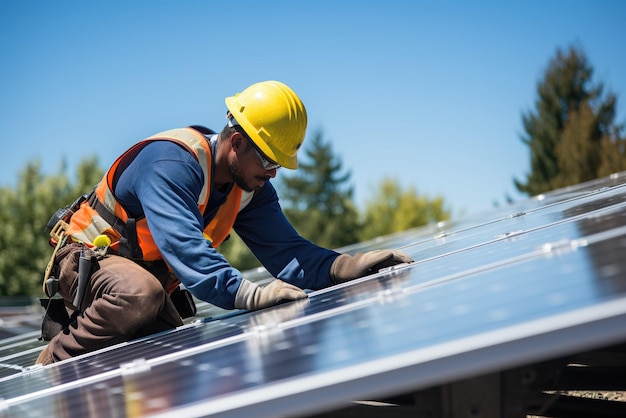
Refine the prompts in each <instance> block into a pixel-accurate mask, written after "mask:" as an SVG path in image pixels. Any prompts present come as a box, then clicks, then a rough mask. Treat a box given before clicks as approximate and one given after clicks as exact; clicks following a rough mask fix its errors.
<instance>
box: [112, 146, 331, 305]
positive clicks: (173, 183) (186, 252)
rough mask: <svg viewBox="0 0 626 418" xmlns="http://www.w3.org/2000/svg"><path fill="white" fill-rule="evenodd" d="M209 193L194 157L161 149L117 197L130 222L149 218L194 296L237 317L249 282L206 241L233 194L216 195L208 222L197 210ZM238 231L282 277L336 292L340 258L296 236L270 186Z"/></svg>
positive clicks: (240, 218) (126, 177)
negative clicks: (238, 299) (333, 277)
mask: <svg viewBox="0 0 626 418" xmlns="http://www.w3.org/2000/svg"><path fill="white" fill-rule="evenodd" d="M213 156H214V157H213V158H214V162H215V153H213ZM214 165H215V164H213V166H214ZM212 177H213V176H212ZM202 187H203V173H202V168H201V167H200V164H199V163H198V161H197V160H196V159H195V158H194V156H193V155H192V154H191V153H189V151H187V150H185V149H184V148H183V147H181V146H180V145H177V144H175V143H173V142H170V141H155V142H152V143H150V144H148V145H147V146H146V147H144V148H143V149H142V150H141V151H140V152H139V154H138V155H137V156H136V157H135V158H134V160H133V161H132V162H131V163H130V164H129V165H128V167H126V168H125V169H124V171H123V173H122V174H121V175H120V177H119V179H118V181H117V183H116V185H115V190H114V194H115V195H116V197H117V199H118V201H119V202H120V203H121V204H122V206H123V207H124V208H125V209H126V211H127V212H128V213H129V215H130V216H132V217H135V218H138V217H141V216H145V218H146V221H147V223H148V227H149V228H150V231H151V233H152V236H153V238H154V241H155V243H156V245H157V247H158V248H159V250H160V252H161V254H162V255H163V258H164V259H165V261H166V262H167V263H168V264H169V266H170V267H171V269H172V271H173V272H174V273H175V274H176V276H177V277H178V278H179V279H180V281H181V282H182V283H183V285H185V287H186V288H187V289H189V290H190V291H191V292H192V293H193V294H194V295H195V296H196V297H197V298H199V299H201V300H204V301H207V302H209V303H212V304H215V305H217V306H220V307H222V308H225V309H233V308H234V300H235V294H236V293H237V290H238V289H239V285H240V284H241V281H242V280H243V277H242V274H241V272H240V271H239V270H237V269H236V268H234V267H232V266H231V265H230V264H229V263H228V261H227V260H226V259H225V258H224V257H223V256H222V255H221V254H220V253H219V252H217V250H215V249H214V248H213V247H212V246H211V245H210V243H209V242H208V241H207V240H206V239H205V238H204V236H203V235H202V232H203V230H204V227H205V226H206V225H207V224H208V222H209V221H210V220H211V218H212V217H213V215H214V214H215V212H216V210H217V208H218V207H219V206H220V205H221V204H223V203H224V201H225V199H226V194H225V193H223V192H220V191H219V190H216V188H214V187H211V196H210V198H209V203H208V206H207V208H206V210H205V216H204V217H203V216H202V214H201V213H200V211H199V209H198V203H197V202H198V196H199V195H200V192H201V190H202ZM227 190H230V188H227ZM233 228H234V229H235V231H236V232H237V234H238V235H239V236H240V237H241V238H242V239H243V241H244V242H245V243H246V245H248V247H249V248H250V250H251V251H252V252H253V253H254V255H255V256H256V257H257V258H258V259H259V261H260V262H261V263H262V264H263V266H265V268H266V269H267V270H268V271H269V272H270V273H271V274H272V275H273V276H274V277H277V278H279V279H281V280H284V281H286V282H288V283H292V284H294V285H296V286H298V287H300V288H302V289H321V288H323V287H326V286H329V285H330V284H331V282H330V277H329V272H330V265H331V264H332V262H333V261H334V260H335V258H336V257H337V256H338V255H339V254H338V253H336V252H335V251H332V250H329V249H325V248H322V247H319V246H317V245H315V244H313V243H312V242H310V241H308V240H306V239H304V238H303V237H301V236H300V235H299V234H298V233H297V232H296V231H295V229H294V228H293V227H292V226H291V225H290V224H289V222H288V221H287V219H286V218H285V216H284V214H283V212H282V210H281V207H280V204H279V202H278V196H277V194H276V190H275V189H274V187H273V186H272V185H271V184H270V183H269V182H267V183H266V184H265V185H264V186H263V187H262V188H261V189H259V190H257V191H256V192H255V194H254V196H253V198H252V200H251V201H250V203H249V204H248V205H247V206H246V207H245V208H244V209H243V210H241V211H240V212H239V214H238V215H237V218H236V220H235V224H234V226H233Z"/></svg>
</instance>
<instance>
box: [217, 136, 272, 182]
mask: <svg viewBox="0 0 626 418" xmlns="http://www.w3.org/2000/svg"><path fill="white" fill-rule="evenodd" d="M239 135H241V141H240V142H239V143H238V146H237V148H236V155H237V158H235V159H231V160H230V161H229V162H228V172H229V173H230V177H231V179H232V180H233V182H234V183H235V184H236V185H237V186H239V187H240V188H241V189H242V190H244V191H246V192H252V191H255V190H258V189H260V188H261V187H263V186H264V185H265V183H267V182H268V181H269V180H270V179H272V178H274V177H276V168H272V169H271V170H266V169H265V168H263V162H262V160H261V158H259V156H258V154H257V152H255V149H254V146H253V145H252V143H251V140H249V139H247V138H245V137H244V136H243V135H242V134H239ZM233 148H234V147H233Z"/></svg>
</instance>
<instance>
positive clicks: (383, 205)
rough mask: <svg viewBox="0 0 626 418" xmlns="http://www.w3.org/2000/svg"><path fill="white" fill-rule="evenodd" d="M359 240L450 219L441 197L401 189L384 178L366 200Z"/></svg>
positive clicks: (393, 181) (395, 181)
mask: <svg viewBox="0 0 626 418" xmlns="http://www.w3.org/2000/svg"><path fill="white" fill-rule="evenodd" d="M364 218H365V221H364V225H363V228H362V229H361V235H360V238H361V240H368V239H372V238H375V237H378V236H381V235H387V234H391V233H394V232H400V231H404V230H407V229H409V228H414V227H418V226H423V225H427V224H429V223H432V222H439V221H444V220H446V219H449V218H450V212H449V211H448V210H447V209H446V208H445V203H444V200H443V197H441V196H437V197H435V198H434V199H429V198H428V197H426V196H420V195H419V194H418V193H417V191H416V189H415V188H413V187H410V188H408V189H403V188H402V187H401V186H400V184H399V182H398V181H397V180H393V179H388V178H385V179H383V180H382V181H381V182H380V185H379V188H378V192H377V193H376V194H375V195H374V196H373V197H372V198H371V199H369V200H368V201H367V202H366V205H365V214H364Z"/></svg>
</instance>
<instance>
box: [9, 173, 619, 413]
mask: <svg viewBox="0 0 626 418" xmlns="http://www.w3.org/2000/svg"><path fill="white" fill-rule="evenodd" d="M624 178H625V177H624V175H623V174H619V175H615V176H611V177H608V178H605V179H601V180H598V181H594V182H590V183H586V184H583V185H579V186H576V187H572V188H568V189H564V190H560V191H556V192H553V193H548V194H546V195H545V196H541V197H538V198H534V199H529V200H526V201H524V202H520V203H519V204H516V205H514V206H511V207H507V208H502V209H497V210H494V211H492V212H491V214H486V215H480V216H476V217H473V218H471V219H469V220H467V219H466V220H462V221H459V222H448V223H440V224H438V225H433V226H430V227H428V228H422V229H420V230H413V231H406V232H404V233H400V234H394V235H392V236H389V237H384V238H383V239H379V240H375V241H372V242H368V243H362V244H361V245H359V246H351V247H346V248H345V249H344V250H345V252H356V251H363V250H366V249H375V248H384V247H388V248H402V249H403V250H404V251H406V252H407V253H408V254H410V255H411V256H412V257H413V258H414V259H416V260H417V261H416V262H415V263H413V264H411V265H408V266H403V267H401V268H399V269H395V270H393V271H389V272H385V273H380V274H376V275H373V276H370V277H367V278H363V279H359V280H355V281H354V282H349V283H346V284H343V285H339V286H334V287H332V288H328V289H324V290H321V291H317V292H312V293H311V294H310V298H309V300H306V301H298V302H294V303H290V304H286V305H283V306H278V307H274V308H270V309H267V310H264V311H260V312H252V313H243V312H236V313H233V314H230V315H226V316H223V317H220V318H219V319H211V318H205V319H203V320H199V321H196V322H194V323H191V324H189V325H186V326H184V327H181V328H180V329H177V330H174V331H171V332H166V333H162V334H158V335H155V336H151V337H148V338H145V339H142V340H138V341H134V342H130V343H126V344H122V345H118V346H115V347H111V348H109V349H105V350H101V351H100V352H96V353H91V354H88V355H85V356H81V357H78V358H75V359H71V360H69V361H66V362H62V363H59V364H55V365H52V366H48V367H34V368H32V369H27V370H26V371H24V372H22V373H19V374H17V375H14V376H9V377H6V378H3V379H0V397H1V398H3V399H4V400H3V402H2V403H3V411H5V412H8V413H10V414H11V415H12V416H13V415H15V416H29V417H37V416H41V417H43V416H62V414H63V413H64V412H66V411H62V410H61V409H58V408H57V406H58V405H61V404H63V405H64V406H65V407H67V406H68V405H69V407H70V408H71V409H70V410H71V411H73V412H76V411H79V412H80V413H82V414H85V415H81V416H95V415H93V411H94V410H97V409H98V408H104V407H105V406H106V408H108V410H109V411H111V413H112V415H111V416H133V415H132V413H135V412H136V413H140V414H144V413H146V414H150V415H151V416H173V415H174V414H176V415H177V417H182V416H210V415H213V414H219V416H242V415H246V414H248V415H254V416H276V415H280V414H283V415H285V416H288V415H295V414H301V413H312V412H315V411H321V410H323V409H327V408H328V407H331V406H340V405H343V404H344V403H345V402H346V401H348V400H351V399H356V398H362V397H366V396H369V395H377V396H382V395H392V394H395V393H397V392H398V391H402V390H406V389H407V388H412V389H415V388H425V387H428V386H431V385H436V384H442V383H446V382H450V381H453V380H456V379H462V378H466V377H469V376H473V375H476V374H480V373H487V372H491V371H494V370H499V369H502V368H505V367H513V366H516V365H522V364H526V363H528V362H533V361H539V360H543V359H547V358H550V357H552V356H560V355H565V354H571V353H574V352H577V351H580V350H587V349H592V348H597V347H601V346H603V345H608V344H613V343H616V342H623V341H626V330H625V329H624V328H625V327H623V324H624V323H625V322H624V319H626V281H625V280H624V277H626V262H625V261H622V257H621V254H622V253H623V248H624V247H625V246H626V227H625V226H624V225H626V222H624V220H625V219H626V186H624V185H623V182H624ZM257 273H258V274H259V275H260V276H263V275H264V274H266V273H264V272H263V271H262V270H258V271H257ZM526 275H528V276H526ZM557 279H558V280H557ZM481 290H482V291H484V292H485V293H487V295H488V298H487V299H486V301H485V302H481V303H480V304H477V305H472V304H471V303H467V301H465V299H466V298H467V297H468V296H473V297H474V299H476V298H477V295H480V293H479V291H481ZM506 297H508V298H509V299H507V300H506V301H507V302H508V303H504V302H505V300H504V298H506ZM409 302H411V303H409ZM522 302H524V303H527V305H525V304H524V303H522ZM531 302H532V303H534V304H535V305H533V306H531V305H530V303H531ZM443 304H446V306H447V308H444V307H443V306H442V305H443ZM477 306H478V307H480V308H481V309H483V310H484V311H485V312H477V311H476V309H475V308H476V307H477ZM538 307H539V308H540V309H539V308H538ZM446 309H447V310H446ZM481 314H482V315H481ZM411 315H416V318H417V319H414V318H413V317H412V316H411ZM515 315H518V316H517V317H516V316H515ZM409 317H410V318H411V320H409V319H407V318H409ZM355 318H356V319H355ZM455 318H456V320H457V321H459V319H458V318H464V321H465V326H467V324H468V322H467V321H470V320H471V321H473V322H471V324H473V327H471V328H470V330H469V332H468V330H467V329H466V328H464V326H462V325H463V324H461V323H454V321H455ZM506 318H517V320H516V321H513V322H511V323H508V324H507V323H503V322H502V321H505V320H506ZM420 320H421V321H420ZM426 321H429V322H428V323H425V322H426ZM450 323H453V325H449V324H450ZM494 324H496V325H494ZM498 324H499V325H498ZM446 327H447V328H446ZM311 329H316V330H317V334H320V333H324V334H325V335H327V336H328V338H325V339H322V338H318V339H317V340H316V339H315V338H316V337H315V335H316V334H315V333H313V332H312V331H311ZM409 329H413V330H415V329H417V330H419V331H420V332H422V333H423V338H422V339H419V338H417V337H415V338H414V339H411V338H412V337H410V336H406V335H404V334H406V331H407V330H409ZM444 330H445V331H446V332H448V335H443V334H444V333H443V331H444ZM368 335H374V336H375V337H376V338H372V339H370V340H368V339H367V336H368ZM438 335H439V336H438ZM285 336H287V337H285ZM194 338H195V340H194ZM307 339H310V340H311V341H314V342H313V343H311V341H306V340H307ZM348 343H352V344H353V345H355V346H356V347H358V348H359V349H361V350H365V351H367V352H368V353H369V354H370V356H369V357H367V356H365V357H364V358H359V353H358V352H356V351H354V350H352V351H351V348H350V345H349V344H348ZM368 343H369V344H368ZM342 344H344V345H342ZM277 347H278V348H277ZM333 348H334V349H335V351H336V352H338V353H339V354H334V357H333V356H330V357H324V356H322V355H320V351H321V350H326V351H328V352H333ZM383 348H384V349H383ZM268 349H269V350H270V351H264V350H268ZM271 349H274V350H277V351H278V352H281V354H282V355H283V356H282V359H283V360H284V359H285V358H286V357H287V356H292V357H290V358H291V361H292V363H291V364H292V367H294V368H296V371H297V372H295V373H291V374H289V373H288V372H286V371H281V368H280V361H279V360H281V358H279V357H277V356H276V355H275V354H274V352H273V351H271ZM376 350H379V351H376ZM237 360H238V361H239V362H241V363H245V364H244V366H240V365H238V363H237ZM310 361H316V362H317V363H316V365H317V367H315V368H310V369H307V368H306V365H307V362H310ZM183 372H189V373H188V375H187V377H184V376H183ZM268 374H269V375H271V376H274V377H275V378H274V379H269V380H267V379H266V380H263V379H265V378H264V376H266V375H268ZM189 376H191V377H192V378H194V379H196V383H195V384H193V385H188V383H189V382H188V380H190V377H189ZM234 376H235V377H236V376H239V378H240V380H242V381H243V382H244V383H242V384H240V385H239V386H237V385H236V384H234V383H233V382H234V381H235V380H234V379H235V377H234ZM246 379H247V380H246ZM255 379H256V380H255ZM59 382H60V383H59ZM168 382H169V383H171V382H178V383H179V384H180V385H182V386H185V385H187V386H185V388H187V389H188V390H189V392H191V393H195V395H189V396H187V397H185V395H184V394H183V393H181V391H180V390H178V389H174V390H172V391H171V392H170V394H168V395H164V394H163V393H162V392H163V391H162V387H163V386H167V385H168ZM198 382H202V383H203V384H204V385H205V386H201V385H200V384H199V383H198ZM223 382H229V384H230V386H231V390H227V391H224V392H220V391H214V392H211V391H210V390H209V389H206V387H207V386H208V387H209V388H210V387H212V386H211V385H213V386H216V385H217V384H221V383H223ZM203 390H204V391H203ZM194 391H195V392H194ZM168 396H169V398H171V399H170V401H171V403H169V404H168V403H167V401H166V400H165V399H166V398H168ZM177 397H178V398H177ZM174 398H175V399H174ZM322 400H323V404H320V401H322ZM55 408H57V409H55ZM59 408H60V407H59ZM94 408H95V409H94ZM33 410H34V411H38V412H35V415H33V412H32V411H33ZM28 411H30V412H28ZM133 411H134V412H133ZM90 414H92V415H90ZM115 414H118V415H115Z"/></svg>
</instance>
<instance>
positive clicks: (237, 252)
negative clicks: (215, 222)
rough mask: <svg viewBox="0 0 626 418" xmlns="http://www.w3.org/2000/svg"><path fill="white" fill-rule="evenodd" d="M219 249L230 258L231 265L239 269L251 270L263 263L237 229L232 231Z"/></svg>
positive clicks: (227, 258)
mask: <svg viewBox="0 0 626 418" xmlns="http://www.w3.org/2000/svg"><path fill="white" fill-rule="evenodd" d="M218 251H219V252H220V253H221V254H222V255H223V256H224V257H225V258H226V260H228V262H229V263H230V265H231V266H233V267H235V268H237V269H239V270H249V269H252V268H255V267H259V266H260V265H261V263H260V262H259V260H257V258H256V257H255V256H254V254H252V251H250V249H249V248H248V246H247V245H246V244H245V243H244V242H243V240H242V239H241V238H239V235H237V233H236V232H235V231H231V232H230V238H228V240H226V241H224V242H223V243H222V245H220V247H219V248H218Z"/></svg>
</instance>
